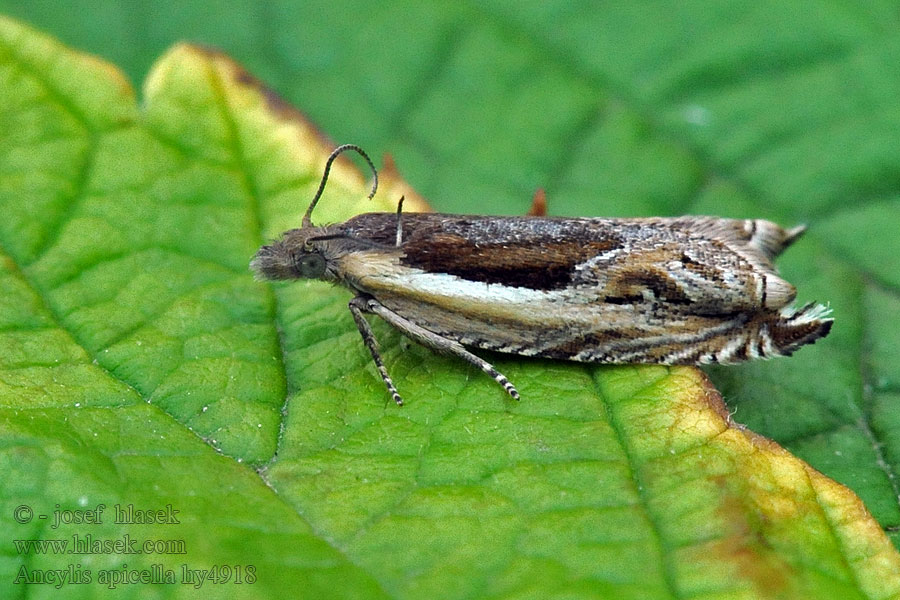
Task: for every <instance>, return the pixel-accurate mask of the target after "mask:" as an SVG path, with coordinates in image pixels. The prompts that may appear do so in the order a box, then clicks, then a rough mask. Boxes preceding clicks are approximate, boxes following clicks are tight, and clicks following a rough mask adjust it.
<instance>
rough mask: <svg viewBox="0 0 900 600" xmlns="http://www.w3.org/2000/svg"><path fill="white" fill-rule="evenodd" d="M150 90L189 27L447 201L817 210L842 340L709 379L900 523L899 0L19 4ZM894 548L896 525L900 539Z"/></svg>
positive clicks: (13, 11)
mask: <svg viewBox="0 0 900 600" xmlns="http://www.w3.org/2000/svg"><path fill="white" fill-rule="evenodd" d="M0 12H3V13H6V14H9V15H11V16H13V17H16V18H19V19H22V20H24V21H26V22H28V23H30V24H32V25H34V26H35V27H37V28H39V29H42V30H44V31H47V32H49V33H51V34H53V35H55V36H57V37H59V38H60V39H61V40H62V41H64V42H65V43H67V44H69V45H71V46H74V47H76V48H78V49H81V50H83V51H86V52H90V53H94V54H97V55H100V56H101V57H104V58H105V59H107V60H109V61H111V62H113V63H115V64H117V65H119V66H120V67H121V68H122V69H124V71H125V72H126V73H127V75H128V76H129V78H130V79H131V80H132V81H133V82H134V83H135V85H136V86H137V87H139V86H140V84H141V81H142V80H143V78H144V76H145V74H146V72H147V70H148V69H149V67H150V65H151V64H152V63H153V62H154V60H155V59H156V58H157V57H158V56H159V55H160V54H161V53H162V52H164V51H165V50H166V49H167V48H168V47H169V46H171V45H172V44H173V43H175V42H177V41H181V40H187V41H193V42H198V43H202V44H209V45H212V46H216V47H218V48H220V49H222V50H223V51H224V52H226V53H228V54H230V55H231V56H232V57H234V58H235V59H237V60H238V61H240V62H241V63H243V64H244V65H245V66H246V67H247V69H248V70H249V71H250V72H252V73H254V74H255V75H256V76H258V77H259V78H261V79H262V80H263V81H265V82H266V83H267V84H268V85H269V86H271V87H272V88H273V89H274V90H276V91H277V92H278V93H279V94H281V95H282V96H284V97H285V98H286V99H287V100H288V101H289V102H291V103H292V104H294V105H295V106H297V107H298V108H300V109H301V110H302V111H303V112H305V113H306V114H307V115H309V117H310V118H311V119H312V121H313V122H315V123H316V124H317V125H318V126H319V127H320V128H321V129H322V130H323V131H324V132H325V133H326V134H327V135H328V136H330V137H331V138H332V139H333V140H335V141H336V142H355V143H358V144H361V145H363V146H364V147H365V148H366V149H368V150H369V151H370V153H372V154H373V155H374V156H379V155H381V154H382V153H390V154H392V155H393V156H394V158H395V160H396V162H397V165H398V167H399V170H400V172H401V174H403V175H404V176H405V177H406V179H407V180H408V181H409V182H410V183H411V184H412V185H413V186H415V187H416V188H417V189H418V190H419V191H420V192H421V193H422V194H423V195H424V196H425V197H426V198H427V199H428V200H429V201H430V202H431V204H432V205H433V206H434V207H435V208H436V209H437V210H441V211H447V212H477V213H506V214H521V213H523V212H525V211H526V210H527V208H528V206H529V204H530V199H531V195H532V193H533V191H534V190H535V188H537V187H543V188H545V189H546V191H547V195H548V200H549V206H550V213H551V214H558V215H610V216H624V215H653V214H658V215H674V214H682V213H705V214H719V215H723V216H738V217H762V218H768V219H772V220H775V221H778V222H780V223H783V224H785V225H793V224H796V223H800V222H805V223H807V224H809V225H810V233H809V234H808V235H807V237H806V238H805V239H804V240H803V241H802V242H801V243H800V244H798V245H797V246H796V247H795V248H792V249H791V251H790V252H789V253H788V255H787V256H786V257H785V258H784V259H783V260H782V261H781V263H780V264H781V265H782V266H783V269H784V272H785V274H786V277H787V279H789V280H791V281H792V282H794V283H796V284H797V285H798V287H799V289H800V296H799V297H800V299H801V300H804V301H805V300H813V299H817V300H820V301H830V302H831V304H832V306H834V308H835V315H836V319H837V324H836V326H835V330H834V333H832V335H831V336H830V337H829V338H828V339H826V340H823V341H822V342H820V343H819V344H817V345H816V346H815V347H813V348H810V349H804V350H802V351H801V352H800V353H799V354H798V355H797V357H795V358H793V359H791V360H782V361H776V362H773V363H765V364H761V365H760V364H754V365H747V366H742V367H736V368H731V369H727V370H726V369H718V370H715V371H713V373H712V375H713V378H714V381H715V383H716V384H717V386H718V387H719V389H720V390H722V391H723V393H724V395H725V399H726V401H727V402H728V404H729V407H730V408H731V409H732V410H735V411H736V413H737V414H736V416H735V418H736V420H738V421H739V422H742V423H745V424H747V425H749V426H750V427H751V428H752V429H754V430H755V431H757V432H759V433H762V434H764V435H767V436H769V437H772V438H774V439H776V440H778V441H779V442H781V443H783V444H785V445H786V446H787V447H788V448H789V449H791V450H792V451H793V452H795V453H797V454H799V455H800V456H801V457H803V458H805V459H807V460H809V461H810V462H811V463H812V464H813V465H814V466H816V467H817V468H819V469H821V470H823V471H825V472H826V473H827V474H828V475H830V476H832V477H835V478H837V479H838V480H839V481H842V482H844V483H847V484H848V485H850V486H851V487H852V488H853V489H854V490H855V491H856V492H857V493H859V494H860V495H861V496H862V497H863V498H864V500H865V501H866V504H867V506H868V507H869V509H870V510H872V511H873V512H874V513H875V515H876V517H877V518H878V519H879V521H880V522H881V523H882V524H883V525H885V526H886V527H888V530H889V532H890V533H891V534H892V535H896V529H895V528H896V527H898V526H900V509H898V504H897V498H898V491H900V483H898V479H897V476H896V472H897V468H898V466H900V417H898V414H900V411H898V410H897V406H898V403H900V376H898V373H900V336H898V334H897V327H896V319H897V316H898V315H900V296H898V290H900V261H898V256H900V236H898V232H900V224H898V220H900V197H898V188H900V101H898V99H900V69H898V68H897V65H898V64H900V27H898V25H900V5H898V3H897V2H877V1H872V2H866V3H845V2H838V1H832V2H823V1H815V2H814V1H804V0H798V1H793V2H783V1H781V0H764V1H759V2H712V3H711V2H707V1H699V0H694V1H685V2H668V3H660V2H639V1H620V2H606V3H602V4H599V3H593V2H583V3H576V2H569V1H556V2H460V3H418V2H404V1H390V0H389V1H383V2H378V3H369V2H362V1H351V0H328V1H314V2H288V1H271V2H257V1H251V0H242V1H234V2H227V3H222V2H178V3H176V2H153V1H141V2H138V1H119V2H113V1H108V2H92V1H75V0H52V1H50V0H40V1H29V2H26V3H23V2H14V1H11V0H2V1H0ZM895 543H896V538H895Z"/></svg>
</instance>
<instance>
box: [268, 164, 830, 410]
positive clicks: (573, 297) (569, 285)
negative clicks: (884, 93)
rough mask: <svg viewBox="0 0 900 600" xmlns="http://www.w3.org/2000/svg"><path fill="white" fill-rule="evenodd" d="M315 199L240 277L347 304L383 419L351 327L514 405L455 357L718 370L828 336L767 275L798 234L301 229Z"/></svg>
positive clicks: (721, 224)
mask: <svg viewBox="0 0 900 600" xmlns="http://www.w3.org/2000/svg"><path fill="white" fill-rule="evenodd" d="M345 149H346V148H345ZM353 149H356V148H355V147H353ZM339 150H340V149H339ZM337 152H338V151H336V153H337ZM333 156H334V154H333ZM326 175H327V169H326ZM323 186H324V178H323V183H322V184H320V187H319V192H317V195H316V198H314V200H313V203H312V205H311V207H310V209H309V210H308V211H307V215H306V216H305V217H304V224H303V226H302V227H301V228H299V229H294V230H291V231H288V232H285V233H284V234H283V236H282V238H281V239H280V240H277V241H276V242H274V243H272V244H270V245H267V246H263V247H262V248H261V249H260V250H259V252H258V253H257V255H256V257H255V258H254V260H253V262H252V267H253V269H254V270H255V271H256V272H257V273H258V274H259V276H260V277H262V278H264V279H294V278H308V277H314V278H319V279H324V280H327V281H331V282H334V283H339V284H341V285H344V286H345V287H347V288H348V289H350V291H351V292H353V294H354V296H353V298H352V300H351V301H350V304H349V307H350V311H351V313H352V314H353V317H354V320H355V322H356V324H357V327H358V329H359V331H360V334H361V335H362V337H363V340H364V341H365V344H366V346H367V347H368V349H369V351H370V353H371V355H372V358H373V360H374V362H375V365H376V367H377V369H378V371H379V373H380V374H381V377H382V379H383V380H384V382H385V384H386V386H387V388H388V390H389V392H390V393H391V395H392V396H393V397H394V399H395V400H396V401H397V402H398V403H400V402H401V399H400V395H399V394H398V393H397V390H396V388H395V386H394V384H393V381H392V380H391V378H390V376H389V374H388V372H387V369H386V367H385V366H384V363H383V361H382V359H381V357H380V354H379V352H378V346H377V343H376V341H375V338H374V335H373V333H372V330H371V328H370V327H369V325H368V323H367V321H366V320H365V317H364V316H363V313H373V314H376V315H378V316H379V317H381V318H382V319H384V320H385V321H387V322H388V323H389V324H390V325H392V326H393V327H396V328H397V329H399V330H400V331H401V332H403V333H404V334H405V335H407V336H409V337H410V338H412V339H413V340H415V341H417V342H419V343H422V344H424V345H427V346H429V347H431V348H433V349H436V350H439V351H442V352H446V353H450V354H454V355H456V356H458V357H460V358H462V359H464V360H466V361H467V362H469V363H471V364H473V365H475V366H477V367H479V368H480V369H482V370H483V371H485V372H486V373H488V374H489V375H491V377H493V378H494V379H495V380H496V381H497V382H498V383H500V384H501V385H502V386H503V387H504V389H505V390H506V391H507V392H508V393H509V394H510V395H511V396H513V397H514V398H518V392H517V391H516V389H515V388H514V387H513V386H512V384H510V383H509V381H508V380H507V379H506V377H504V376H503V375H502V374H501V373H499V372H498V371H497V370H496V369H495V368H494V367H493V366H492V365H490V364H489V363H487V362H485V361H484V360H483V359H481V358H479V357H478V356H476V355H474V354H472V353H471V352H470V351H469V350H468V349H467V348H466V347H475V348H482V349H487V350H494V351H498V352H504V353H510V354H519V355H524V356H539V357H547V358H556V359H566V360H575V361H581V362H594V363H659V364H703V363H710V362H718V363H733V362H740V361H743V360H748V359H751V358H770V357H773V356H782V355H790V354H791V353H792V352H793V351H794V350H796V349H797V348H799V347H800V346H803V345H805V344H809V343H813V342H814V341H815V340H817V339H818V338H820V337H823V336H825V335H827V334H828V331H829V330H830V328H831V324H832V320H831V319H830V318H827V315H828V310H827V309H826V308H825V307H823V306H821V305H807V306H804V307H802V308H791V307H790V306H789V305H790V303H791V302H792V301H793V299H794V296H795V290H794V288H793V286H791V285H790V284H789V283H788V282H787V281H785V280H784V279H782V278H781V277H780V276H779V275H778V273H777V271H776V269H775V267H774V265H773V262H772V261H773V259H774V258H775V257H776V256H777V255H778V254H780V253H781V252H782V251H783V250H784V249H785V248H787V246H789V245H790V244H791V243H793V242H794V241H796V239H797V238H798V237H799V236H800V235H801V234H802V233H803V231H804V228H803V227H796V228H793V229H789V230H785V229H783V228H781V227H780V226H778V225H776V224H774V223H772V222H769V221H764V220H760V219H749V220H741V219H720V218H716V217H678V218H649V219H602V218H593V219H569V218H551V217H488V216H467V215H450V214H435V213H404V214H402V216H401V215H400V214H399V212H398V213H365V214H362V215H358V216H356V217H353V218H351V219H349V220H348V221H346V222H344V223H340V224H336V225H330V226H327V227H316V226H314V225H312V223H311V222H310V220H309V214H310V212H311V210H312V206H313V205H314V204H315V201H316V200H317V199H318V197H319V195H320V193H321V190H322V188H323Z"/></svg>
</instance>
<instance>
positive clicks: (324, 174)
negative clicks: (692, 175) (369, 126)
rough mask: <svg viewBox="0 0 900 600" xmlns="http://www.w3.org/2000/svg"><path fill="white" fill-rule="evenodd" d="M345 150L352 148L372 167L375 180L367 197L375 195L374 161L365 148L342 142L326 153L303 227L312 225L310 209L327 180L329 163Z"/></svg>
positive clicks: (376, 176) (320, 194) (376, 185)
mask: <svg viewBox="0 0 900 600" xmlns="http://www.w3.org/2000/svg"><path fill="white" fill-rule="evenodd" d="M347 150H354V151H356V153H357V154H359V155H360V156H362V157H363V158H364V159H366V162H367V163H368V164H369V168H371V169H372V175H373V176H374V177H375V180H374V182H373V183H372V191H371V192H369V199H370V200H371V199H372V197H373V196H374V195H375V191H376V190H377V189H378V169H376V168H375V163H373V162H372V159H371V158H369V155H368V154H366V152H365V150H363V149H362V148H360V147H359V146H357V145H356V144H344V145H342V146H338V147H337V148H335V149H334V150H333V151H332V152H331V154H329V155H328V160H327V161H325V170H324V171H323V172H322V181H320V182H319V189H318V190H316V195H315V196H313V199H312V202H310V203H309V208H307V209H306V214H304V215H303V221H302V225H303V227H312V211H313V208H315V207H316V203H317V202H318V201H319V198H321V197H322V192H323V191H325V183H327V182H328V173H329V171H331V163H333V162H334V161H335V159H336V158H337V157H338V156H340V155H341V154H342V153H343V152H346V151H347Z"/></svg>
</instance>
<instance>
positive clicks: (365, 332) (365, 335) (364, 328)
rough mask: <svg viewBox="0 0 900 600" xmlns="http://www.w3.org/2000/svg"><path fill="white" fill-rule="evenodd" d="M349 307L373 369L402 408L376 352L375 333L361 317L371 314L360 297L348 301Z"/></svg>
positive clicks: (401, 403) (364, 300)
mask: <svg viewBox="0 0 900 600" xmlns="http://www.w3.org/2000/svg"><path fill="white" fill-rule="evenodd" d="M349 307H350V314H352V315H353V320H354V321H356V328H357V329H359V334H360V335H361V336H362V339H363V342H365V344H366V348H368V349H369V353H370V354H371V355H372V360H373V361H375V367H376V368H377V369H378V372H379V373H380V374H381V379H383V380H384V385H386V386H387V389H388V392H390V394H391V397H392V398H393V399H394V402H396V403H397V406H403V398H401V397H400V394H399V393H398V392H397V388H396V387H394V382H393V381H392V380H391V376H390V375H389V374H388V372H387V368H385V366H384V361H382V360H381V354H380V353H379V352H378V341H377V340H376V339H375V333H374V332H373V331H372V327H371V326H370V325H369V322H368V321H366V318H365V317H364V316H363V315H362V313H363V311H366V312H371V311H370V310H368V307H367V306H366V299H365V298H363V297H362V296H357V297H356V298H354V299H353V300H351V301H350V304H349Z"/></svg>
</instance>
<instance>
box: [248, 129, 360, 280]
mask: <svg viewBox="0 0 900 600" xmlns="http://www.w3.org/2000/svg"><path fill="white" fill-rule="evenodd" d="M347 150H353V151H355V152H357V153H359V154H360V155H361V156H362V157H363V158H364V159H365V160H366V163H368V165H369V167H371V169H372V174H373V175H374V180H373V182H372V191H371V192H369V198H370V199H371V198H372V197H373V196H374V195H375V190H377V189H378V171H377V170H376V169H375V164H374V163H373V162H372V159H371V158H369V155H368V154H366V153H365V152H364V151H363V149H362V148H360V147H359V146H356V145H354V144H344V145H343V146H338V147H337V148H335V149H334V151H332V153H331V154H330V155H329V156H328V160H326V161H325V170H324V171H323V172H322V180H321V181H320V182H319V188H318V190H316V193H315V196H313V199H312V202H310V203H309V208H307V209H306V213H305V214H304V215H303V220H302V222H301V227H300V229H292V230H290V231H287V232H285V234H284V235H283V236H282V238H281V239H280V240H276V241H274V242H272V243H271V244H269V245H267V246H263V247H262V248H260V249H259V251H258V252H257V253H256V256H255V257H253V260H252V261H251V262H250V268H251V269H253V271H254V272H255V273H256V275H257V277H258V278H259V279H331V280H333V279H334V273H333V272H331V271H330V270H329V264H330V259H333V258H336V255H337V253H338V252H339V250H340V248H339V246H336V245H334V244H329V243H328V242H329V241H330V240H336V239H345V238H347V237H348V236H347V235H345V234H343V233H335V231H336V230H335V229H334V228H335V227H337V229H339V227H338V226H330V227H317V226H315V225H313V224H312V211H313V208H315V206H316V203H317V202H318V201H319V198H321V197H322V192H323V191H324V190H325V184H326V183H327V181H328V173H329V171H330V170H331V164H332V163H333V162H334V161H335V160H336V159H337V157H338V156H340V155H341V153H343V152H346V151H347Z"/></svg>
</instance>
